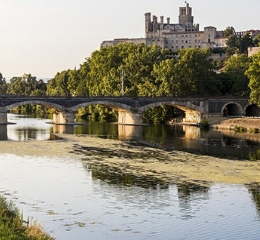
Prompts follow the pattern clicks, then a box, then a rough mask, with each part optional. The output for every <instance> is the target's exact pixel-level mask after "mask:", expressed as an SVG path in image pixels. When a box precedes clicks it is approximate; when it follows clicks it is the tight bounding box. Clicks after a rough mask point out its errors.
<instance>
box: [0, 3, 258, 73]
mask: <svg viewBox="0 0 260 240" xmlns="http://www.w3.org/2000/svg"><path fill="white" fill-rule="evenodd" d="M184 2H185V1H184V0H157V1H155V0H110V1H109V0H0V72H1V73H2V74H3V76H4V77H6V78H11V77H14V76H22V75H23V74H24V73H31V74H32V75H33V76H36V77H37V78H52V77H54V76H55V74H56V73H57V72H61V71H63V70H67V69H74V68H75V67H76V68H79V66H80V64H82V63H83V62H84V60H85V58H87V57H90V55H91V53H92V52H93V51H95V50H98V49H99V48H100V44H101V42H102V41H103V40H112V39H114V38H138V37H144V36H145V35H144V14H145V13H146V12H151V14H152V15H156V16H158V17H160V16H164V19H165V21H166V18H167V17H170V19H171V20H170V22H171V23H178V16H179V7H181V6H185V3H184ZM188 2H189V4H190V7H192V14H193V16H194V23H198V24H200V30H201V31H202V30H203V28H204V27H206V26H214V27H216V28H217V29H218V30H224V29H225V28H226V27H227V26H233V27H234V28H235V30H236V31H243V30H250V29H260V21H259V18H260V16H259V13H260V1H259V0H217V1H215V0H189V1H188Z"/></svg>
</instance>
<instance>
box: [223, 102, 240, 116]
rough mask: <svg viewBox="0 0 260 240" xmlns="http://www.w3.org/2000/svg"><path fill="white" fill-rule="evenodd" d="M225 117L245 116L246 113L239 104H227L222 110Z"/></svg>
mask: <svg viewBox="0 0 260 240" xmlns="http://www.w3.org/2000/svg"><path fill="white" fill-rule="evenodd" d="M221 113H222V115H223V116H244V115H245V111H244V109H243V107H242V106H241V105H240V104H239V103H237V102H228V103H226V104H225V105H224V106H223V107H222V110H221Z"/></svg>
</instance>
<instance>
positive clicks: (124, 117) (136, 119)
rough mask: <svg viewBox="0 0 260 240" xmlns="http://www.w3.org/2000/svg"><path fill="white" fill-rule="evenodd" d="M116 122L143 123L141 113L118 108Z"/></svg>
mask: <svg viewBox="0 0 260 240" xmlns="http://www.w3.org/2000/svg"><path fill="white" fill-rule="evenodd" d="M118 124H129V125H142V124H143V119H142V114H141V113H132V112H127V111H123V110H119V111H118Z"/></svg>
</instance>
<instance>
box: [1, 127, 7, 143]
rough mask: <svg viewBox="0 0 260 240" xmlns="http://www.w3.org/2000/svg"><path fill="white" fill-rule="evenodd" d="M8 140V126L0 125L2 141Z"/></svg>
mask: <svg viewBox="0 0 260 240" xmlns="http://www.w3.org/2000/svg"><path fill="white" fill-rule="evenodd" d="M7 139H8V138H7V125H0V141H5V140H7Z"/></svg>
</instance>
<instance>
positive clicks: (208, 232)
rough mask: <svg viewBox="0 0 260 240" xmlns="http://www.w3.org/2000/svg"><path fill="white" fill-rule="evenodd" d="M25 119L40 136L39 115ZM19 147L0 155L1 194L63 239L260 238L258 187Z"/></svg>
mask: <svg viewBox="0 0 260 240" xmlns="http://www.w3.org/2000/svg"><path fill="white" fill-rule="evenodd" d="M23 121H25V126H24V127H21V128H20V129H23V130H22V132H23V131H24V133H25V134H21V135H20V136H21V138H20V139H26V138H28V139H30V138H34V137H33V135H27V133H28V131H25V128H26V126H27V127H28V123H30V126H34V124H35V122H34V121H33V120H22V122H23ZM40 121H42V123H43V122H45V120H40ZM36 128H37V127H36ZM10 129H13V130H11V131H8V137H10V136H13V135H12V133H15V132H16V130H15V129H16V128H15V125H12V126H11V128H10ZM41 129H42V133H43V134H42V135H41V134H40V136H41V137H40V138H39V139H38V140H41V139H42V138H43V136H45V135H48V134H50V132H51V131H52V130H51V129H50V126H49V125H47V126H46V125H44V127H43V128H41ZM10 132H11V135H10ZM18 132H19V131H18ZM100 135H102V131H100ZM14 136H16V135H14ZM18 136H19V135H18ZM110 136H113V134H112V133H111V135H110ZM10 139H12V137H10ZM146 139H149V135H147V138H146ZM192 141H194V139H191V141H188V142H186V146H187V145H190V143H191V142H192ZM202 141H204V140H202ZM157 143H158V142H157ZM176 144H177V145H178V142H176ZM191 146H192V145H191ZM205 146H207V145H205ZM0 147H1V143H0ZM15 152H17V150H15V149H14V154H2V155H0V166H1V167H0V193H1V194H3V195H4V196H6V197H7V198H8V199H11V200H14V202H15V203H16V204H17V205H18V206H19V208H20V209H22V210H23V212H24V216H27V215H29V216H32V217H33V218H34V219H35V220H37V221H39V222H41V223H42V224H43V225H44V227H45V229H46V230H47V231H48V232H49V233H50V234H51V235H53V236H54V237H56V238H57V239H59V240H64V239H66V240H82V239H259V236H260V190H259V188H257V187H253V186H242V185H228V184H214V185H212V186H209V187H205V186H204V187H201V186H198V185H194V184H188V183H183V184H177V185H176V184H171V185H165V184H163V183H160V184H158V182H156V181H154V180H153V179H147V178H135V177H134V176H127V179H125V178H119V177H118V175H116V174H114V175H113V174H112V175H107V173H106V172H104V171H100V170H98V169H97V170H96V169H89V167H88V165H87V164H86V163H84V162H82V161H81V160H80V159H70V158H63V159H57V158H55V156H53V157H52V158H50V157H29V156H23V157H21V156H17V155H15Z"/></svg>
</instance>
